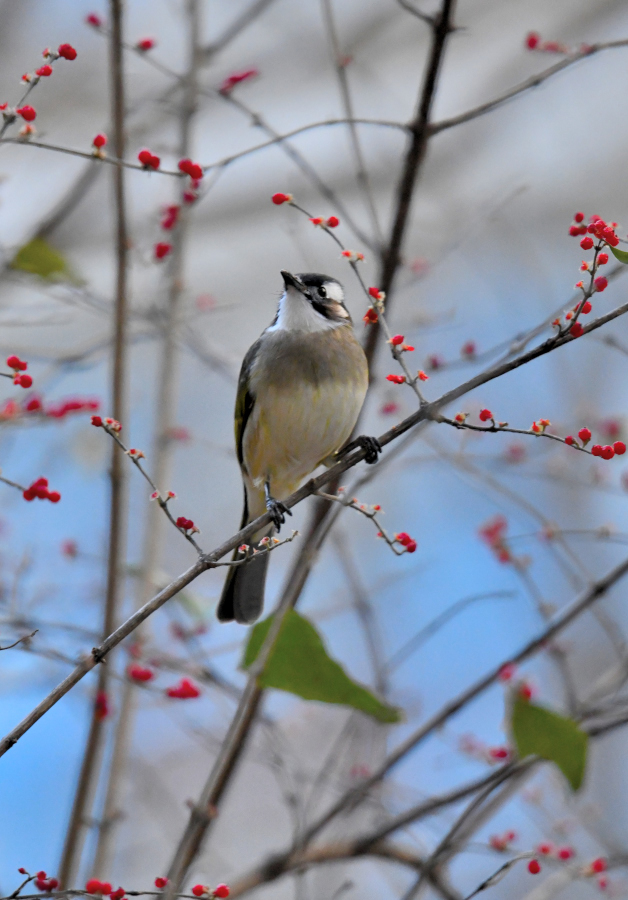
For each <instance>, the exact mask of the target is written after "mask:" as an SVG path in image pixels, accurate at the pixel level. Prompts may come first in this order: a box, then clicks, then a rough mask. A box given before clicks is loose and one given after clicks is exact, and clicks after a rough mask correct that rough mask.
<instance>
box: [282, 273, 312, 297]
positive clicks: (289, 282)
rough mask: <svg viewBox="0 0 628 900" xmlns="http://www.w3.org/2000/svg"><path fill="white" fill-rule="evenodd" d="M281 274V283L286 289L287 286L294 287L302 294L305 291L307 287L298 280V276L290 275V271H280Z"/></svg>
mask: <svg viewBox="0 0 628 900" xmlns="http://www.w3.org/2000/svg"><path fill="white" fill-rule="evenodd" d="M281 276H282V278H283V283H284V285H285V287H286V290H288V288H291V287H293V288H296V290H297V291H300V293H302V294H305V293H306V290H307V289H306V287H305V285H304V284H302V282H300V281H299V279H298V278H295V276H294V275H292V274H291V273H290V272H284V271H282V273H281Z"/></svg>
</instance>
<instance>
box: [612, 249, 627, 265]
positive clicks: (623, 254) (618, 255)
mask: <svg viewBox="0 0 628 900" xmlns="http://www.w3.org/2000/svg"><path fill="white" fill-rule="evenodd" d="M611 253H612V254H613V256H614V257H615V259H618V260H619V261H620V262H621V263H624V264H625V265H627V266H628V252H627V251H626V250H618V249H617V247H611Z"/></svg>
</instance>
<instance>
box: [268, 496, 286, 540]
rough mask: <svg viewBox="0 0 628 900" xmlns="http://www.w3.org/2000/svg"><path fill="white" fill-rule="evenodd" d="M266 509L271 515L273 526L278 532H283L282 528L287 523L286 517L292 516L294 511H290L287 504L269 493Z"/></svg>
mask: <svg viewBox="0 0 628 900" xmlns="http://www.w3.org/2000/svg"><path fill="white" fill-rule="evenodd" d="M266 509H267V511H268V512H269V513H270V517H271V519H272V520H273V525H274V526H275V528H276V529H277V531H280V530H281V526H282V525H283V524H284V522H285V521H286V516H291V515H292V510H291V509H288V507H287V506H286V504H285V503H282V502H281V500H275V498H274V497H271V496H270V494H268V493H267V494H266Z"/></svg>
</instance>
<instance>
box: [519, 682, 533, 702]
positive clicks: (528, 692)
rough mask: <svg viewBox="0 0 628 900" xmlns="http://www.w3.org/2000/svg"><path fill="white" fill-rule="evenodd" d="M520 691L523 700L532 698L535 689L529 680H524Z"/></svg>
mask: <svg viewBox="0 0 628 900" xmlns="http://www.w3.org/2000/svg"><path fill="white" fill-rule="evenodd" d="M518 693H519V696H520V697H521V699H522V700H531V699H532V695H533V693H534V691H533V690H532V688H531V687H530V685H529V684H528V683H527V681H524V682H523V684H522V685H521V686H520V688H519V692H518Z"/></svg>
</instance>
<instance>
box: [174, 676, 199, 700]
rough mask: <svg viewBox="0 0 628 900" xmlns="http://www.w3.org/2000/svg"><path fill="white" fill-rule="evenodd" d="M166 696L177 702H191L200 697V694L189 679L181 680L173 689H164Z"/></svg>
mask: <svg viewBox="0 0 628 900" xmlns="http://www.w3.org/2000/svg"><path fill="white" fill-rule="evenodd" d="M166 694H167V696H168V697H173V698H174V699H177V700H191V699H193V698H194V697H200V694H201V692H200V690H199V689H198V688H197V687H196V685H195V684H194V682H193V681H190V679H189V678H182V679H181V681H180V682H179V684H177V685H175V687H170V688H166Z"/></svg>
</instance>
